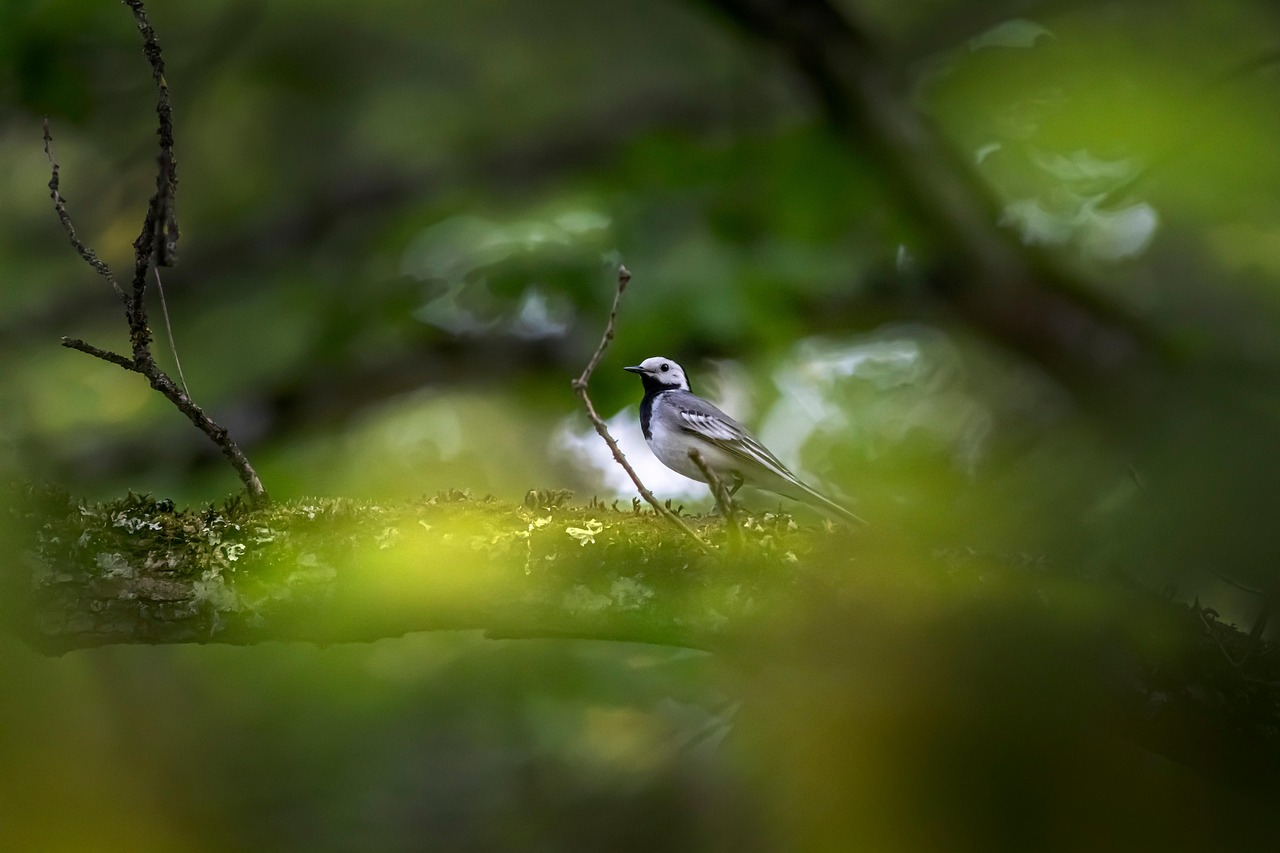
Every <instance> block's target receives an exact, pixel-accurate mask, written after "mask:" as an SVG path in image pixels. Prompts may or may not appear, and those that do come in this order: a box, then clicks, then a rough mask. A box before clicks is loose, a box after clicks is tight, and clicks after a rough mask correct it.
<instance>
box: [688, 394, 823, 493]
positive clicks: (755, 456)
mask: <svg viewBox="0 0 1280 853" xmlns="http://www.w3.org/2000/svg"><path fill="white" fill-rule="evenodd" d="M667 402H668V403H669V404H670V406H671V408H670V411H671V412H673V416H672V417H673V419H674V420H675V426H676V428H677V429H680V430H683V431H684V432H688V433H692V434H694V435H696V436H698V437H699V438H701V439H702V440H703V441H706V442H707V443H709V444H712V445H714V446H715V447H717V448H719V449H720V450H723V451H724V452H725V453H727V454H729V455H730V456H732V457H734V458H737V459H741V460H742V461H743V462H744V463H745V464H746V465H748V466H752V467H762V468H765V469H767V470H768V471H770V472H771V473H773V474H776V475H777V476H779V477H781V478H783V479H784V480H787V481H789V482H791V483H794V484H795V485H797V486H799V487H801V488H802V489H805V490H806V491H809V490H810V489H809V487H808V486H806V485H805V484H804V483H802V482H800V480H799V479H798V478H797V477H796V475H795V474H792V473H791V471H789V470H788V469H787V466H786V465H783V464H782V462H780V461H779V460H778V457H776V456H774V455H773V454H772V453H770V452H769V448H767V447H765V446H764V445H763V444H761V443H760V442H759V441H758V440H757V439H756V437H755V436H754V435H752V434H751V433H750V432H749V431H748V430H747V428H746V427H744V426H743V425H742V424H740V423H738V422H737V421H735V420H734V419H733V418H731V417H729V416H728V415H726V414H725V413H724V412H722V411H720V410H719V409H717V408H716V407H715V406H713V405H711V404H710V403H708V402H707V401H706V400H704V399H702V398H701V397H699V396H698V395H696V394H693V393H691V392H689V391H671V392H668V395H667Z"/></svg>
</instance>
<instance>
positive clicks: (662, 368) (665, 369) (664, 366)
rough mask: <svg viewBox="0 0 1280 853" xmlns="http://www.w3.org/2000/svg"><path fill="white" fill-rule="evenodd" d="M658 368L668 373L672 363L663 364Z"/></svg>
mask: <svg viewBox="0 0 1280 853" xmlns="http://www.w3.org/2000/svg"><path fill="white" fill-rule="evenodd" d="M658 369H659V370H661V371H662V372H663V373H666V372H667V371H668V370H670V369H671V365H669V364H664V365H662V367H659V368H658Z"/></svg>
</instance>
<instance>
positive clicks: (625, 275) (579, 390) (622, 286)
mask: <svg viewBox="0 0 1280 853" xmlns="http://www.w3.org/2000/svg"><path fill="white" fill-rule="evenodd" d="M629 281H631V273H630V271H628V270H627V268H626V267H624V266H621V265H620V266H619V267H618V289H617V291H616V292H615V293H614V294H613V305H612V306H611V307H610V308H609V321H608V323H606V324H605V327H604V336H603V337H601V338H600V346H598V347H596V351H595V352H594V353H593V354H592V355H591V359H590V360H589V361H588V362H587V366H586V367H585V368H583V370H582V375H581V376H579V377H578V378H577V379H575V380H573V390H574V392H575V393H576V394H577V395H578V399H580V400H582V407H583V408H584V409H586V412H587V417H588V418H589V419H590V420H591V425H592V426H594V427H595V428H596V433H597V434H599V436H600V437H601V438H603V439H604V443H605V444H607V445H608V446H609V452H610V453H612V454H613V458H614V461H616V462H617V463H618V464H619V465H621V466H622V470H624V471H626V472H627V476H628V477H630V478H631V482H632V483H634V484H635V487H636V490H637V491H638V492H640V497H642V498H644V499H645V500H646V501H647V502H648V503H649V506H651V507H653V509H654V512H656V513H658V515H660V516H662V517H663V518H665V519H666V520H667V521H669V522H670V523H671V524H674V525H675V526H676V527H678V528H679V529H680V530H681V531H682V532H683V533H684V534H685V535H686V536H688V537H689V538H691V539H693V541H694V542H696V543H698V547H699V548H701V549H702V550H703V551H704V552H706V551H709V550H710V548H711V546H710V545H708V544H707V542H706V540H705V539H703V538H702V537H701V536H699V535H698V533H697V531H695V530H694V529H693V528H692V527H690V526H689V525H688V524H686V523H685V521H684V519H682V518H681V517H680V516H678V515H676V514H675V513H674V512H672V511H671V510H669V509H667V507H665V506H663V504H662V502H661V501H659V500H658V499H657V498H656V497H654V495H653V492H651V491H649V490H648V489H647V488H645V485H644V483H643V482H641V481H640V475H639V474H637V473H636V472H635V469H634V468H632V467H631V463H629V462H628V461H627V457H626V456H625V455H624V454H623V452H622V449H621V448H620V447H618V443H617V442H616V441H614V440H613V436H612V435H610V434H609V428H608V427H607V426H605V423H604V420H603V419H602V418H601V417H600V415H598V414H596V407H595V406H594V405H592V403H591V397H590V396H589V395H588V394H587V384H588V383H589V382H590V381H591V374H592V373H594V372H595V369H596V366H597V365H599V364H600V359H601V357H602V356H604V351H605V349H607V348H608V346H609V342H610V341H612V340H613V335H614V328H615V326H616V325H617V321H618V304H619V303H620V302H621V301H622V292H623V291H624V290H626V289H627V282H629Z"/></svg>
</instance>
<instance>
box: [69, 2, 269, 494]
mask: <svg viewBox="0 0 1280 853" xmlns="http://www.w3.org/2000/svg"><path fill="white" fill-rule="evenodd" d="M124 3H125V5H127V6H128V7H129V8H130V9H131V10H132V11H133V16H134V19H135V20H136V21H137V24H138V32H139V33H141V35H142V40H143V48H142V49H143V53H144V54H145V55H146V57H147V61H148V62H149V63H150V64H151V71H152V75H153V76H154V77H155V81H156V87H157V89H158V92H159V94H158V96H157V103H156V114H157V116H158V123H159V127H158V129H157V131H156V133H157V135H158V136H159V137H160V155H159V158H158V163H159V168H158V170H157V174H156V191H155V193H154V194H153V195H152V196H151V201H150V202H149V203H148V205H147V213H146V216H145V217H144V218H143V223H142V233H141V234H139V235H138V239H137V240H135V241H134V244H133V247H134V261H135V263H134V277H133V289H132V293H130V294H126V293H125V292H124V291H123V289H122V288H121V287H120V285H119V283H118V282H117V281H116V280H115V277H114V276H113V275H112V273H111V270H110V269H109V268H108V267H107V265H106V264H105V263H103V262H102V261H101V260H99V259H98V257H97V255H96V254H94V252H93V251H92V250H91V249H89V248H88V247H87V246H85V245H84V243H83V242H81V241H80V239H79V238H78V237H77V236H76V233H75V229H74V228H73V227H72V226H71V217H70V215H69V214H68V213H67V209H66V203H65V201H64V199H63V198H62V195H61V193H60V191H59V180H58V164H57V161H56V160H55V159H54V157H53V153H52V149H51V144H52V139H51V138H50V135H49V123H48V121H46V122H45V127H44V141H45V154H46V155H47V156H48V158H49V163H50V166H51V168H52V171H53V177H52V178H51V179H50V181H49V190H50V192H51V194H52V197H53V203H54V210H55V211H56V212H57V214H58V219H59V221H60V222H61V223H62V226H63V229H64V230H65V231H66V232H67V235H68V237H69V238H70V240H71V245H72V246H73V247H74V248H75V249H76V251H77V252H78V253H79V254H80V257H82V258H83V259H84V260H85V262H86V263H88V264H89V265H90V266H92V267H93V268H94V269H95V270H97V272H98V273H99V274H100V275H102V276H104V277H105V278H106V279H107V280H108V281H110V282H111V285H112V287H114V288H115V291H116V293H117V294H119V296H120V298H121V299H122V300H123V301H124V304H125V316H126V319H127V320H128V323H129V341H130V344H131V347H132V351H133V357H132V358H128V357H126V356H123V355H120V354H119V353H114V352H110V351H108V350H104V349H99V348H98V347H95V346H92V345H90V344H87V343H85V342H84V341H81V340H79V339H76V338H65V337H64V338H63V339H62V345H63V346H65V347H67V348H69V349H74V350H78V351H80V352H83V353H87V354H89V355H92V356H94V357H95V358H99V359H102V360H103V361H109V362H111V363H112V364H115V365H118V366H120V367H123V368H124V369H125V370H130V371H133V372H134V373H140V374H142V375H143V376H145V377H146V378H147V381H148V382H149V383H150V384H151V387H152V388H154V389H155V390H157V391H159V392H160V393H161V394H163V395H164V396H165V398H166V399H168V400H169V402H171V403H173V405H174V406H175V407H176V408H177V409H178V411H180V412H182V413H183V414H184V415H186V416H187V418H188V419H189V420H190V421H191V422H192V423H193V424H195V426H196V428H197V429H199V430H200V431H201V432H203V433H204V434H205V435H207V436H208V437H209V439H210V440H211V441H213V443H214V444H216V445H217V446H218V449H219V450H221V451H222V454H223V455H224V456H225V457H226V458H227V460H228V461H229V462H230V463H231V466H232V467H233V468H234V469H235V471H236V473H237V474H239V476H240V481H241V482H242V483H244V486H245V490H246V491H247V492H248V494H249V499H250V500H251V501H253V502H254V503H258V504H263V503H266V501H267V492H266V489H264V488H263V486H262V481H261V480H260V479H258V474H257V472H256V471H255V470H254V469H253V465H251V464H250V462H249V459H248V457H247V456H245V454H244V451H242V450H241V449H240V447H239V445H237V444H236V443H235V442H234V441H232V439H231V437H230V435H229V434H228V433H227V430H226V428H225V427H222V426H220V425H219V424H218V423H217V422H216V421H214V420H213V419H212V418H210V417H209V416H208V415H207V414H205V413H204V410H202V409H201V408H200V407H199V406H197V405H196V404H195V403H194V402H193V401H192V400H191V398H190V397H189V396H188V395H187V393H186V392H185V391H184V390H183V389H182V388H180V387H179V385H178V383H176V382H174V381H173V379H171V378H170V377H169V375H168V374H167V373H165V372H164V371H163V370H162V369H161V368H160V365H159V364H157V363H156V360H155V357H154V356H153V355H152V353H151V329H150V327H149V325H148V320H147V306H146V291H147V273H148V271H149V270H150V269H151V267H152V265H153V264H154V265H155V266H169V265H171V264H172V263H173V262H174V260H175V252H176V248H177V241H178V222H177V218H176V215H175V213H174V193H175V192H176V191H177V187H178V174H177V165H176V162H175V161H174V158H173V116H172V109H171V107H170V104H169V84H168V83H167V82H166V80H165V78H164V59H163V57H162V55H161V53H160V45H159V43H158V42H157V41H156V34H155V30H153V29H152V27H151V23H150V21H149V20H147V13H146V9H145V8H143V5H142V0H124Z"/></svg>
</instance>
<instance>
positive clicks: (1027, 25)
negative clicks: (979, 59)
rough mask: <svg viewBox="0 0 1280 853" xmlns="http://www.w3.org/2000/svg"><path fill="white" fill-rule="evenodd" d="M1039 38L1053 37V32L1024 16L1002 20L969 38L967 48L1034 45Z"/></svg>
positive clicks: (976, 49) (1024, 46)
mask: <svg viewBox="0 0 1280 853" xmlns="http://www.w3.org/2000/svg"><path fill="white" fill-rule="evenodd" d="M1041 38H1053V33H1052V32H1050V31H1049V30H1047V29H1045V28H1044V27H1042V26H1040V25H1039V24H1037V23H1036V22H1035V21H1028V20H1027V19H1026V18H1013V19H1011V20H1008V21H1002V22H1000V23H999V24H996V25H995V26H994V27H992V28H991V29H989V30H987V31H986V32H984V33H981V34H979V35H976V36H974V37H973V38H971V39H969V41H968V45H969V50H971V51H979V50H983V49H984V48H989V47H1021V48H1027V47H1035V44H1036V42H1038V41H1039V40H1040V39H1041Z"/></svg>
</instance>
